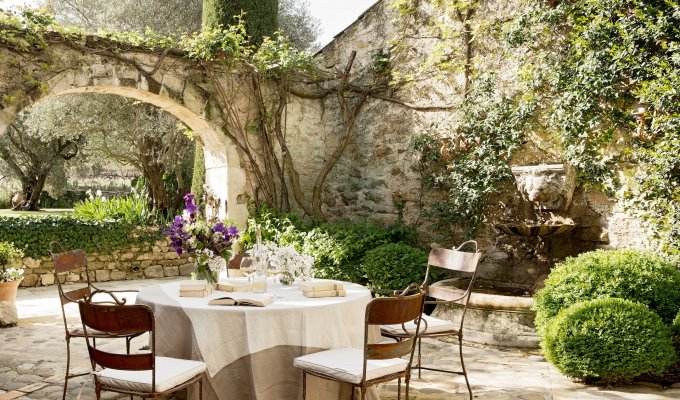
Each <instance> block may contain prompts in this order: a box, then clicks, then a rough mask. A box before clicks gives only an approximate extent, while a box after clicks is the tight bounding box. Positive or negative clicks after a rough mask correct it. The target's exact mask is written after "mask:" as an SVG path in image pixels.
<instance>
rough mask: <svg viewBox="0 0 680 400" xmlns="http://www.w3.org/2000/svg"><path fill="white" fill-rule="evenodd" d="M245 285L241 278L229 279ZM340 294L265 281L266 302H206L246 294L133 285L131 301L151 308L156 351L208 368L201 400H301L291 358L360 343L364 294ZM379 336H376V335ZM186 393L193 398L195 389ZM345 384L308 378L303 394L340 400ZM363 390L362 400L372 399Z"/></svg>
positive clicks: (352, 288) (347, 392) (346, 393)
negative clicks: (197, 293) (194, 293)
mask: <svg viewBox="0 0 680 400" xmlns="http://www.w3.org/2000/svg"><path fill="white" fill-rule="evenodd" d="M229 281H230V282H232V283H237V284H239V283H246V280H245V278H237V279H233V278H232V279H230V280H229ZM344 288H345V291H346V296H345V297H324V298H307V297H305V296H304V295H303V294H302V291H301V290H300V289H299V288H298V287H297V286H296V285H291V286H283V285H281V284H279V283H277V284H272V283H271V282H270V283H269V284H268V288H267V293H268V294H269V295H271V296H272V299H273V303H272V304H269V305H268V306H266V307H253V306H224V305H218V306H214V305H208V301H209V300H211V299H214V298H217V297H224V296H229V297H234V298H243V297H248V296H249V295H250V294H251V293H247V292H222V291H214V292H213V293H211V294H209V295H207V296H205V297H180V296H179V289H180V282H173V283H165V284H160V285H155V286H150V287H147V288H143V289H142V290H140V292H139V294H138V295H137V304H146V305H148V306H149V307H151V309H153V311H154V315H155V321H156V345H155V349H156V354H157V355H158V356H165V357H176V358H184V359H192V360H201V361H203V362H205V363H206V366H207V371H206V376H205V378H207V379H204V380H203V399H204V400H212V399H224V400H226V399H229V400H250V399H253V400H274V399H276V400H285V399H291V400H297V399H302V372H301V371H300V370H298V369H297V368H295V367H293V359H294V358H295V357H298V356H302V355H306V354H310V353H314V352H317V351H322V350H327V349H332V348H343V347H353V348H363V343H364V315H365V310H366V305H367V304H368V303H369V302H370V301H371V293H370V291H369V290H368V289H366V288H365V287H363V286H360V285H357V284H352V283H344ZM378 336H379V334H378ZM194 386H195V387H192V388H191V389H190V391H189V398H190V399H198V388H197V385H194ZM351 393H352V387H351V385H349V384H340V383H338V382H332V381H328V380H324V379H320V378H316V377H313V376H308V379H307V399H309V400H313V399H323V400H341V399H350V398H351V397H352V395H351ZM377 397H378V395H377V391H376V390H370V391H369V398H372V399H377Z"/></svg>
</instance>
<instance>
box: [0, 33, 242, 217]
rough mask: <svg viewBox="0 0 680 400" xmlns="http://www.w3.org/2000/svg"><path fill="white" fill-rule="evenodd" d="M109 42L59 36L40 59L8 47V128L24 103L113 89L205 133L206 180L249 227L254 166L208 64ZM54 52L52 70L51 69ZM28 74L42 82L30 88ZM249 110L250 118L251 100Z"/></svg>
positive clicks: (0, 65)
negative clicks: (78, 42)
mask: <svg viewBox="0 0 680 400" xmlns="http://www.w3.org/2000/svg"><path fill="white" fill-rule="evenodd" d="M105 45H106V46H107V47H106V50H101V49H100V51H94V50H93V48H92V47H88V48H87V49H85V48H77V47H74V46H73V45H71V44H69V43H68V42H67V41H56V42H55V43H51V44H50V48H49V49H50V53H49V54H42V53H39V54H36V55H34V57H26V56H25V54H21V53H20V52H19V51H16V50H15V49H13V48H11V47H3V46H0V77H1V78H4V79H1V83H0V93H2V94H5V95H6V98H4V99H3V101H1V102H0V134H2V132H4V131H5V129H6V128H7V126H9V124H11V123H12V121H13V120H14V117H15V115H16V114H17V113H18V112H19V111H20V110H21V109H23V108H25V107H28V106H30V105H31V104H34V103H36V102H38V101H41V100H44V99H46V98H49V97H53V96H59V95H62V94H69V93H106V94H114V95H119V96H123V97H128V98H132V99H135V100H139V101H143V102H146V103H149V104H152V105H154V106H156V107H158V108H160V109H161V110H162V111H164V112H167V113H169V114H171V115H173V116H175V117H177V118H178V119H179V120H180V121H182V122H183V123H184V124H185V125H186V126H188V127H189V128H191V129H192V130H193V131H194V132H195V133H196V134H197V136H198V138H199V141H200V142H201V144H202V145H203V149H204V154H205V161H206V184H207V186H208V187H209V188H210V190H211V191H212V192H213V193H214V194H215V196H216V198H217V199H218V200H219V204H220V210H219V214H220V215H221V216H227V217H228V218H231V219H232V220H233V221H234V222H235V223H236V224H237V225H238V226H239V227H243V226H245V222H246V218H247V213H248V211H247V207H246V205H245V204H244V201H243V199H244V198H245V196H244V195H245V194H247V185H246V172H245V171H244V169H243V168H242V167H241V160H240V155H239V153H238V151H237V147H236V145H235V143H233V142H232V141H230V140H228V139H227V136H226V135H225V133H224V131H223V130H222V129H223V128H222V127H223V126H225V124H224V120H223V118H222V113H221V110H220V109H219V107H218V106H217V105H216V104H215V102H214V98H215V95H214V90H215V89H214V88H213V87H212V85H211V84H210V83H209V82H208V79H207V78H206V76H205V75H204V73H203V72H202V70H200V69H199V68H198V67H197V66H196V65H195V63H194V62H193V61H192V60H188V59H186V58H185V57H183V56H182V55H181V54H174V53H173V54H169V52H164V53H160V54H159V53H158V52H153V51H146V52H145V51H142V50H139V49H135V50H128V51H123V52H115V51H111V47H110V46H111V43H105ZM46 58H49V62H50V65H51V67H50V68H45V67H44V65H45V59H46ZM57 66H58V68H57ZM27 77H30V79H31V80H32V81H40V82H41V86H40V87H39V88H38V89H37V90H36V89H33V90H25V88H26V87H27V86H28V85H27V84H26V81H27ZM28 87H30V86H28ZM10 95H11V96H10ZM6 99H9V100H10V101H7V100H6ZM243 110H244V111H243V114H244V117H243V119H244V120H245V119H246V115H247V113H248V107H247V105H246V107H245V108H243ZM225 205H226V207H225Z"/></svg>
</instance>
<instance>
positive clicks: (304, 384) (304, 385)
mask: <svg viewBox="0 0 680 400" xmlns="http://www.w3.org/2000/svg"><path fill="white" fill-rule="evenodd" d="M352 390H354V387H352ZM306 398H307V373H306V372H305V371H302V400H305V399H306ZM352 399H354V393H352Z"/></svg>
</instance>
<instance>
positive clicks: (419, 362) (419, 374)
mask: <svg viewBox="0 0 680 400" xmlns="http://www.w3.org/2000/svg"><path fill="white" fill-rule="evenodd" d="M422 341H423V338H420V337H419V338H418V379H421V378H422V375H421V373H420V371H422V370H423V369H422V368H420V367H421V366H422V365H423V364H421V362H422V361H421V359H420V344H421V342H422Z"/></svg>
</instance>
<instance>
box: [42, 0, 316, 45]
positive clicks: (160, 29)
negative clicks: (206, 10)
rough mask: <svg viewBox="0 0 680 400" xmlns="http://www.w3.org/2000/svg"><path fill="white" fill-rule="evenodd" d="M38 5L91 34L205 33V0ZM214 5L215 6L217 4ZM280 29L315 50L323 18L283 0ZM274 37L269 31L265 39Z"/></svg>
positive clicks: (303, 0) (300, 3) (299, 1)
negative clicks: (115, 32)
mask: <svg viewBox="0 0 680 400" xmlns="http://www.w3.org/2000/svg"><path fill="white" fill-rule="evenodd" d="M228 3H231V2H228ZM246 3H253V4H256V3H257V4H259V3H260V2H253V1H251V2H245V3H244V5H243V7H244V9H243V11H245V12H249V11H250V9H249V7H250V6H249V4H246ZM38 4H40V5H41V6H43V7H45V8H46V9H47V10H48V11H50V12H52V13H54V15H55V17H56V18H57V20H58V21H59V22H60V23H61V24H64V25H73V26H77V27H80V28H83V29H86V30H88V31H91V32H96V31H98V30H100V29H107V30H111V31H123V30H124V31H135V32H143V31H144V30H146V28H149V29H151V30H153V31H154V32H156V33H159V34H163V35H177V34H181V33H183V32H189V33H190V32H198V31H200V30H201V15H202V7H203V5H202V4H203V1H202V0H148V1H144V2H141V1H135V0H120V1H115V2H112V1H106V0H39V2H38ZM211 4H212V6H213V7H214V6H215V4H216V2H214V1H213V2H212V3H211ZM271 4H273V3H271ZM271 4H270V6H271ZM241 9H242V8H241V7H240V6H239V4H236V5H235V6H234V7H232V8H230V9H229V10H227V11H226V15H228V18H225V19H224V20H220V21H221V23H222V24H224V23H225V21H227V22H231V18H232V17H233V16H234V15H238V14H240V12H241ZM274 10H276V8H274ZM250 13H251V14H253V11H250ZM269 25H271V23H270V24H269ZM270 27H273V30H271V32H273V31H274V30H276V25H271V26H270ZM278 29H280V30H281V32H282V33H283V35H284V36H286V37H288V38H289V40H290V41H291V42H292V43H293V44H294V45H295V47H297V48H298V49H301V50H302V49H314V48H315V47H316V46H317V45H318V44H317V42H316V40H317V37H318V36H319V34H320V32H321V28H320V22H319V19H318V18H316V17H314V16H313V15H311V14H310V12H309V1H308V0H279V5H278ZM270 34H271V33H270V32H266V33H265V36H269V35H270Z"/></svg>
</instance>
